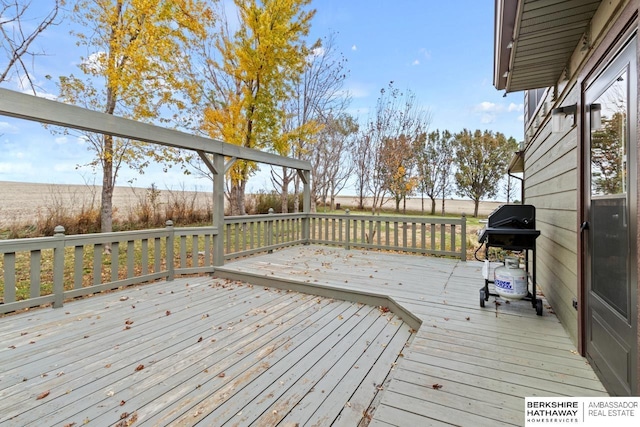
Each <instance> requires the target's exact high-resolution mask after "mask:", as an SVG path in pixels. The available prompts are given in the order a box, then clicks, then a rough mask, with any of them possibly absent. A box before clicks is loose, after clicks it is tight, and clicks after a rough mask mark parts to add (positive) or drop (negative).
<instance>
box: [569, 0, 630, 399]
mask: <svg viewBox="0 0 640 427" xmlns="http://www.w3.org/2000/svg"><path fill="white" fill-rule="evenodd" d="M634 3H635V2H631V3H630V4H629V5H627V6H628V7H626V8H625V10H624V11H623V12H622V14H621V16H620V17H618V19H616V21H615V23H614V24H613V26H612V28H611V29H610V30H609V32H608V33H607V35H606V36H605V37H604V39H603V40H602V42H601V43H599V45H598V47H597V48H596V49H594V52H593V54H592V55H591V56H590V58H589V59H588V60H587V62H586V63H585V66H584V68H583V69H582V71H581V72H580V75H579V76H578V81H577V84H578V85H579V87H580V99H579V102H578V106H577V107H578V111H579V112H581V113H580V114H577V116H576V122H577V123H576V124H577V129H578V153H577V154H578V206H577V208H578V216H577V219H578V222H577V224H576V225H577V240H578V246H577V247H578V249H579V251H580V253H579V255H578V289H577V291H578V292H577V294H578V295H577V297H578V298H577V299H578V307H577V309H578V350H579V352H580V354H581V355H582V356H586V347H587V346H586V332H587V327H586V325H587V321H588V319H587V300H588V295H587V285H588V284H587V278H588V274H587V269H589V268H590V264H589V262H588V261H589V257H588V253H587V249H588V245H589V236H588V234H586V233H581V232H580V225H581V224H582V223H583V222H585V221H588V212H587V209H586V201H587V198H588V197H590V191H591V190H590V188H587V186H586V176H587V174H590V165H589V164H587V163H586V160H585V159H586V153H585V151H586V150H589V149H590V148H589V147H588V143H589V141H588V138H587V137H586V132H585V130H584V127H585V123H586V122H587V121H586V120H585V117H584V115H583V114H584V111H585V108H584V107H585V96H584V95H585V90H586V86H587V83H590V82H592V81H593V80H594V79H595V78H596V76H597V75H599V74H600V73H602V72H603V71H604V70H605V69H606V67H607V65H609V64H611V62H612V60H613V59H614V58H615V57H616V56H617V54H618V53H620V52H621V51H622V50H623V48H624V47H625V45H626V42H627V41H628V40H629V39H630V38H631V37H632V36H633V35H634V33H635V34H636V35H635V37H637V38H638V40H637V43H636V44H637V46H638V51H637V52H636V63H637V67H638V66H640V61H638V58H640V35H639V34H638V5H637V4H634ZM635 78H636V79H638V75H636V76H635ZM638 92H639V93H636V94H635V95H636V108H637V107H638V102H639V101H640V84H639V85H638ZM632 120H633V118H632ZM639 124H640V123H638V118H637V117H636V127H638V125H639ZM639 135H640V129H639V131H637V132H636V135H635V141H634V140H630V141H629V143H630V144H633V143H634V142H635V144H636V147H637V148H636V150H637V155H636V162H637V163H638V158H639V156H640V138H639ZM638 170H639V171H640V167H639V168H638ZM639 174H640V172H639ZM636 180H637V183H638V185H637V188H636V201H637V203H640V202H638V201H640V177H639V176H636ZM630 210H631V212H636V213H638V212H640V210H639V209H638V206H637V205H636V206H632V207H630ZM631 219H632V218H630V220H631ZM633 219H634V220H635V221H636V230H638V226H637V225H638V223H639V222H640V220H639V219H638V217H635V218H633ZM629 238H630V239H631V240H632V241H635V242H636V244H637V245H638V250H639V251H640V231H637V234H636V236H633V235H631V236H630V237H629ZM639 264H640V263H638V261H637V260H636V262H635V265H634V264H632V265H631V266H630V268H635V271H634V273H636V275H637V277H640V274H639V273H640V265H639ZM639 282H640V281H639ZM638 286H639V287H640V285H638ZM637 294H640V292H637ZM637 296H638V298H637V299H638V301H636V304H637V305H638V306H640V295H637ZM632 304H633V301H632ZM637 317H638V319H637V321H638V330H640V314H639V315H638V316H637ZM635 352H636V354H635V357H636V361H635V363H636V373H637V372H639V371H640V369H638V368H640V355H639V354H638V353H639V352H638V341H636V351H635ZM632 363H633V362H632ZM636 382H637V381H636ZM631 393H632V394H635V395H638V394H640V385H638V386H637V388H636V390H631Z"/></svg>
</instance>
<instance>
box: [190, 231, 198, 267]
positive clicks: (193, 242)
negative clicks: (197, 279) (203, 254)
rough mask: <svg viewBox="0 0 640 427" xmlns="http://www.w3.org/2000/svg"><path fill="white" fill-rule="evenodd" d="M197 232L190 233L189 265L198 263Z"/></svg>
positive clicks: (193, 265) (194, 265) (195, 265)
mask: <svg viewBox="0 0 640 427" xmlns="http://www.w3.org/2000/svg"><path fill="white" fill-rule="evenodd" d="M199 240H200V239H199V238H198V235H197V234H192V235H191V266H192V267H198V266H199V265H200V250H199V249H200V245H199Z"/></svg>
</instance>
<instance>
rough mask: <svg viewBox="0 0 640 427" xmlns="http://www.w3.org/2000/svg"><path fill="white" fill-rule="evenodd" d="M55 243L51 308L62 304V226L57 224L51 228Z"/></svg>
mask: <svg viewBox="0 0 640 427" xmlns="http://www.w3.org/2000/svg"><path fill="white" fill-rule="evenodd" d="M53 238H54V239H56V245H55V247H54V248H53V308H60V307H62V305H63V304H64V238H65V236H64V227H63V226H61V225H57V226H56V227H55V228H54V229H53Z"/></svg>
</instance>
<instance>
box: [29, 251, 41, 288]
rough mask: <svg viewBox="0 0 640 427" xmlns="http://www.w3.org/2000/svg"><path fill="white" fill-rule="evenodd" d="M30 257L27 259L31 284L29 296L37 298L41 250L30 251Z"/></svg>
mask: <svg viewBox="0 0 640 427" xmlns="http://www.w3.org/2000/svg"><path fill="white" fill-rule="evenodd" d="M30 257H31V259H30V260H29V279H30V281H31V284H30V286H29V288H30V291H29V298H37V297H39V296H40V273H41V271H42V268H41V265H42V251H40V250H33V251H31V253H30Z"/></svg>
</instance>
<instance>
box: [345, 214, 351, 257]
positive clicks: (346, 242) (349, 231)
mask: <svg viewBox="0 0 640 427" xmlns="http://www.w3.org/2000/svg"><path fill="white" fill-rule="evenodd" d="M349 212H350V211H349V209H345V210H344V214H345V215H346V216H347V223H346V224H345V229H346V233H347V236H346V240H345V243H344V248H345V249H346V250H349V249H351V245H350V244H349V243H350V241H351V220H350V219H349V218H348V216H349Z"/></svg>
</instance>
